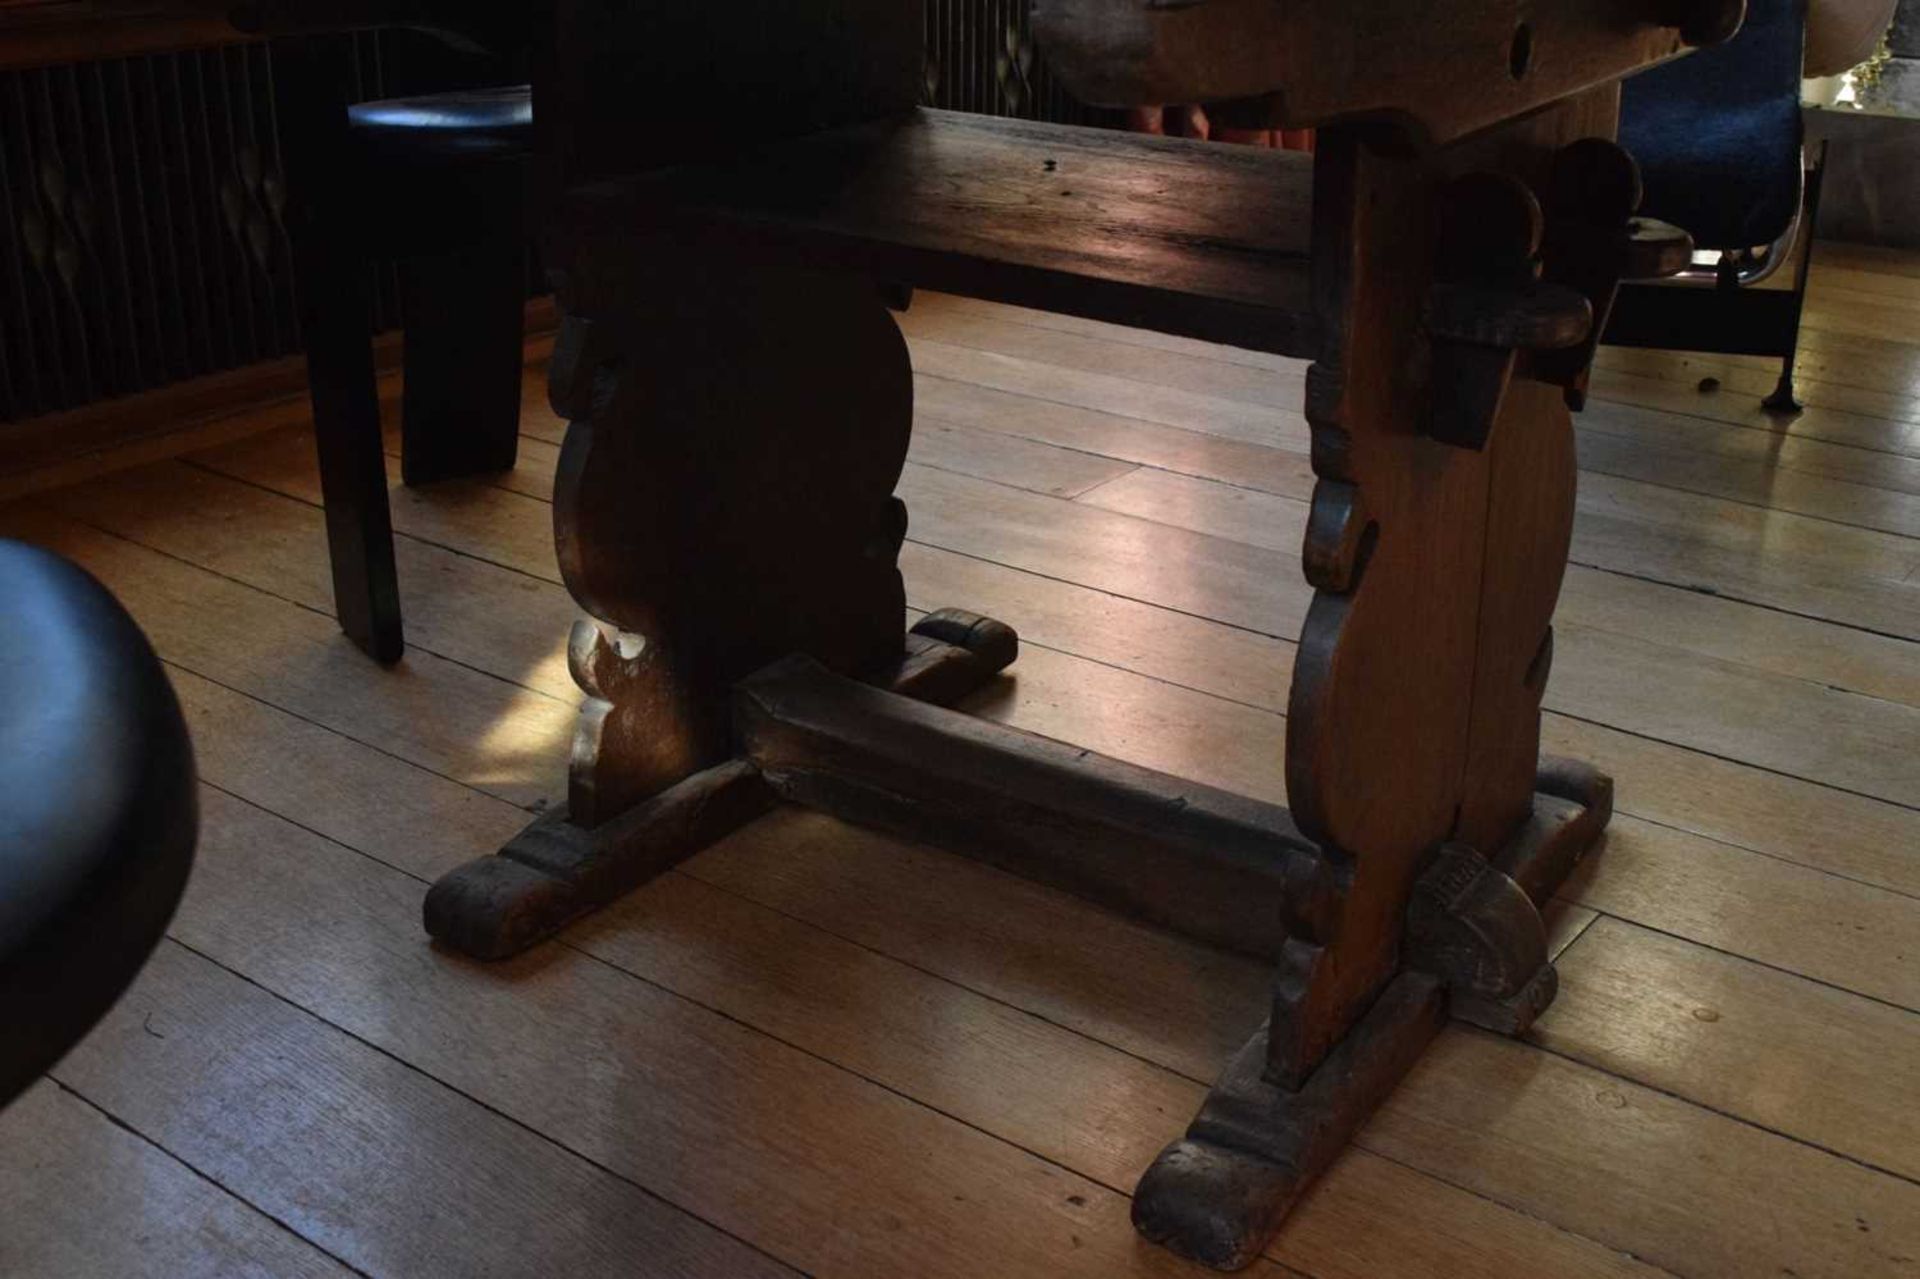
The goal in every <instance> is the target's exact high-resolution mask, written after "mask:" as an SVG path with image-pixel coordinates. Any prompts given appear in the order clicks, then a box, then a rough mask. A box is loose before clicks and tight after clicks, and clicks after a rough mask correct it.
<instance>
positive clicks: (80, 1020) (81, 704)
mask: <svg viewBox="0 0 1920 1279" xmlns="http://www.w3.org/2000/svg"><path fill="white" fill-rule="evenodd" d="M197 813H198V810H197V806H196V801H195V795H194V772H193V749H192V746H191V744H190V743H189V742H188V740H187V728H186V724H185V723H184V722H183V721H182V720H181V718H180V707H179V705H178V703H176V702H175V700H174V696H173V689H172V687H171V686H170V685H169V684H168V683H167V677H166V675H165V673H164V672H163V671H162V670H161V667H160V662H159V660H158V659H157V658H155V657H154V655H153V650H152V649H151V648H150V647H148V645H147V641H146V637H145V636H143V635H142V634H141V633H140V628H139V627H137V626H135V625H134V623H133V619H132V618H130V617H128V616H127V614H126V612H125V611H124V610H123V609H122V608H121V607H120V605H119V604H118V603H116V602H115V601H114V599H113V597H112V596H111V595H109V594H107V592H106V591H105V589H103V588H102V587H101V586H100V584H99V583H98V582H96V581H94V580H93V579H92V578H91V577H88V576H87V575H86V574H85V573H83V572H81V571H80V570H79V569H77V568H75V567H74V566H73V565H71V564H69V563H67V562H66V561H65V560H63V559H61V558H59V557H58V556H56V555H52V554H50V553H48V552H46V551H42V550H39V549H37V548H35V547H31V546H26V545H23V544H21V543H19V542H7V541H0V1026H5V1027H6V1030H5V1033H4V1034H0V1105H4V1104H5V1103H6V1102H8V1101H9V1100H11V1099H12V1098H14V1097H15V1096H17V1095H18V1094H19V1093H21V1092H22V1091H24V1090H25V1089H26V1088H27V1087H28V1085H30V1084H32V1083H33V1081H34V1079H36V1078H37V1077H38V1076H39V1075H40V1074H41V1073H42V1072H44V1071H46V1070H47V1069H48V1068H49V1067H51V1066H52V1065H53V1064H54V1062H56V1061H58V1060H59V1058H60V1056H61V1055H62V1054H63V1053H65V1052H66V1051H67V1049H69V1048H71V1047H72V1046H73V1045H74V1044H75V1043H76V1042H77V1041H78V1040H79V1039H80V1037H81V1036H82V1035H85V1034H86V1033H87V1031H88V1030H89V1029H90V1028H91V1027H92V1026H93V1024H94V1022H96V1021H97V1020H99V1018H100V1016H101V1014H103V1013H105V1012H106V1011H107V1009H108V1008H110V1007H112V1005H113V1002H114V1000H116V999H118V998H119V997H120V992H121V991H123V990H125V989H126V986H127V983H128V982H130V981H132V980H133V976H134V974H135V973H136V972H137V971H139V968H140V965H141V964H142V963H144V962H145V960H146V957H147V955H148V954H149V953H150V952H151V951H152V950H153V948H154V946H155V944H156V943H158V942H159V940H160V935H161V933H162V932H163V931H164V930H165V928H166V926H167V921H168V919H170V918H171V917H172V915H173V908H174V904H175V903H176V902H178V901H179V900H180V891H181V889H182V888H183V887H185V885H186V881H187V870H188V868H189V867H190V866H191V865H192V863H193V845H194V839H195V836H196V834H197V830H198V825H197V822H198V818H197Z"/></svg>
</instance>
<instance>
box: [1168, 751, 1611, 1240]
mask: <svg viewBox="0 0 1920 1279" xmlns="http://www.w3.org/2000/svg"><path fill="white" fill-rule="evenodd" d="M1535 784H1536V786H1538V788H1539V789H1538V792H1537V793H1536V794H1535V796H1534V812H1533V815H1532V816H1531V817H1530V818H1529V819H1528V820H1527V822H1526V823H1525V824H1524V825H1523V826H1522V827H1521V829H1520V830H1519V831H1518V832H1516V833H1515V834H1514V836H1513V838H1512V839H1511V841H1510V842H1509V843H1508V845H1507V846H1506V847H1505V848H1503V849H1502V850H1501V851H1500V854H1499V855H1498V856H1497V857H1495V858H1493V859H1487V858H1484V857H1482V856H1480V854H1478V853H1477V852H1475V851H1474V850H1472V849H1471V848H1468V847H1466V846H1465V845H1461V844H1448V845H1444V846H1443V847H1442V848H1441V849H1440V850H1439V851H1438V852H1437V853H1436V854H1435V855H1434V856H1433V857H1432V858H1431V859H1430V860H1429V861H1428V863H1427V866H1426V869H1425V870H1424V871H1423V872H1422V873H1421V875H1420V878H1419V879H1418V880H1417V881H1416V882H1415V885H1414V891H1413V897H1412V900H1411V901H1410V903H1409V904H1408V907H1407V919H1406V929H1405V939H1406V940H1405V947H1404V962H1405V965H1406V966H1405V967H1404V968H1403V969H1402V970H1401V972H1400V973H1399V974H1398V975H1397V976H1395V977H1394V978H1393V979H1392V981H1390V982H1389V983H1388V985H1387V987H1386V989H1385V990H1384V991H1382V992H1381V994H1380V995H1379V997H1378V998H1377V999H1375V1000H1374V1001H1373V1004H1372V1005H1371V1006H1370V1007H1369V1008H1368V1010H1367V1011H1366V1012H1365V1013H1364V1014H1363V1015H1362V1016H1361V1018H1360V1020H1359V1021H1358V1022H1356V1023H1355V1024H1354V1026H1353V1027H1352V1029H1350V1030H1349V1031H1348V1032H1347V1033H1346V1034H1345V1035H1344V1036H1342V1037H1341V1039H1340V1040H1339V1041H1338V1042H1337V1043H1335V1044H1334V1046H1333V1047H1332V1048H1331V1049H1330V1050H1328V1052H1327V1054H1326V1055H1325V1056H1324V1057H1323V1058H1321V1060H1320V1062H1319V1064H1318V1065H1316V1066H1315V1067H1314V1069H1313V1071H1312V1073H1311V1074H1309V1075H1308V1076H1307V1077H1306V1078H1305V1080H1303V1081H1302V1082H1301V1085H1300V1087H1298V1088H1297V1089H1289V1088H1287V1087H1285V1086H1284V1084H1283V1083H1281V1082H1277V1081H1276V1080H1275V1079H1274V1078H1273V1070H1272V1065H1271V1049H1270V1045H1269V1044H1268V1034H1269V1031H1270V1028H1271V1023H1269V1024H1268V1025H1266V1026H1262V1027H1261V1028H1260V1031H1259V1033H1258V1034H1256V1035H1254V1037H1253V1038H1252V1039H1250V1040H1249V1041H1248V1042H1247V1044H1246V1045H1245V1046H1244V1047H1243V1048H1241V1050H1240V1051H1239V1052H1238V1053H1236V1054H1235V1055H1234V1057H1233V1060H1232V1061H1230V1062H1229V1063H1228V1064H1227V1068H1226V1070H1225V1072H1224V1073H1223V1074H1222V1075H1221V1077H1220V1081H1219V1082H1218V1083H1216V1084H1215V1085H1214V1087H1213V1089H1212V1091H1211V1092H1209V1093H1208V1094H1207V1100H1206V1101H1205V1103H1204V1104H1202V1106H1201V1108H1200V1113H1199V1115H1198V1116H1196V1117H1195V1119H1194V1121H1193V1123H1192V1124H1191V1125H1190V1126H1189V1127H1188V1129H1187V1132H1186V1135H1185V1136H1184V1137H1182V1138H1181V1139H1180V1140H1178V1141H1176V1142H1174V1143H1173V1144H1172V1145H1170V1146H1168V1147H1167V1148H1166V1149H1165V1150H1164V1151H1162V1152H1161V1153H1160V1155H1159V1157H1158V1158H1156V1159H1155V1160H1154V1162H1153V1164H1152V1166H1151V1167H1149V1168H1148V1169H1147V1172H1146V1174H1145V1175H1144V1176H1143V1177H1142V1178H1141V1179H1140V1184H1139V1188H1138V1189H1137V1190H1136V1191H1135V1194H1134V1204H1133V1222H1134V1225H1135V1227H1136V1228H1137V1229H1138V1230H1139V1231H1140V1233H1141V1234H1142V1235H1144V1236H1146V1237H1147V1238H1148V1239H1151V1240H1153V1241H1154V1242H1155V1243H1159V1244H1164V1245H1165V1246H1167V1247H1168V1248H1170V1249H1172V1250H1173V1251H1175V1252H1177V1253H1179V1254H1181V1255H1182V1256H1185V1257H1190V1258H1192V1259H1193V1260H1195V1261H1200V1262H1204V1263H1206V1264H1207V1265H1210V1266H1213V1267H1216V1268H1218V1269H1221V1270H1238V1269H1240V1268H1241V1267H1243V1266H1246V1265H1248V1264H1250V1263H1251V1262H1252V1261H1253V1260H1254V1259H1255V1258H1256V1257H1258V1256H1259V1255H1260V1253H1261V1251H1262V1250H1263V1249H1264V1248H1265V1247H1266V1244H1267V1241H1268V1240H1269V1239H1270V1238H1271V1237H1272V1235H1273V1233H1274V1231H1276V1230H1277V1229H1279V1227H1280V1224H1281V1222H1282V1221H1284V1220H1285V1218H1286V1215H1287V1213H1288V1212H1289V1211H1290V1210H1291V1209H1292V1207H1293V1205H1294V1203H1295V1202H1297V1201H1298V1199H1299V1198H1300V1196H1301V1195H1302V1194H1303V1193H1304V1192H1305V1191H1306V1189H1307V1188H1308V1187H1309V1186H1310V1185H1311V1184H1312V1183H1313V1180H1314V1178H1315V1177H1316V1176H1318V1175H1319V1174H1320V1172H1321V1171H1323V1170H1324V1169H1325V1168H1326V1166H1327V1165H1328V1164H1329V1163H1331V1162H1332V1161H1333V1159H1334V1158H1335V1156H1337V1155H1338V1154H1339V1152H1340V1151H1341V1150H1342V1149H1343V1148H1344V1147H1345V1146H1346V1143H1347V1141H1348V1140H1349V1139H1350V1138H1351V1137H1352V1135H1353V1133H1354V1132H1355V1131H1357V1130H1358V1129H1359V1127H1360V1125H1361V1124H1363V1123H1365V1122H1366V1120H1367V1117H1368V1116H1369V1115H1371V1114H1372V1113H1373V1109H1374V1107H1376V1106H1378V1105H1379V1104H1380V1102H1382V1101H1383V1100H1385V1099H1386V1097H1387V1095H1388V1094H1389V1093H1391V1092H1392V1091H1393V1088H1394V1086H1395V1085H1396V1084H1397V1083H1398V1082H1399V1081H1400V1079H1401V1077H1402V1076H1404V1075H1405V1074H1406V1072H1407V1071H1408V1070H1409V1069H1410V1068H1411V1067H1412V1065H1413V1063H1414V1061H1415V1060H1416V1059H1417V1058H1418V1057H1419V1055H1420V1053H1421V1051H1422V1050H1423V1049H1424V1048H1425V1047H1426V1045H1427V1043H1428V1041H1429V1040H1431V1039H1432V1038H1433V1036H1434V1034H1436V1033H1437V1032H1438V1030H1439V1029H1440V1026H1441V1024H1442V1023H1443V1021H1444V1019H1445V1018H1446V1017H1447V1016H1448V1015H1451V1016H1453V1017H1455V1018H1458V1019H1459V1020H1462V1021H1466V1022H1469V1023H1471V1024H1473V1025H1476V1026H1480V1027H1483V1028H1485V1029H1489V1030H1494V1031H1497V1032H1500V1033H1503V1034H1519V1033H1521V1032H1523V1031H1525V1030H1526V1029H1527V1027H1528V1026H1530V1025H1531V1024H1532V1022H1533V1020H1534V1018H1535V1017H1537V1016H1538V1015H1539V1014H1540V1012H1541V1011H1542V1010H1543V1009H1545V1008H1546V1006H1547V1005H1548V1004H1549V1003H1551V1002H1552V1000H1553V996H1554V993H1555V992H1556V990H1557V989H1558V985H1559V981H1558V976H1557V974H1556V973H1555V971H1554V967H1553V964H1552V963H1551V962H1550V961H1549V960H1548V958H1547V943H1546V935H1545V929H1544V927H1543V925H1542V924H1541V920H1540V914H1539V909H1538V907H1539V903H1540V902H1542V901H1544V900H1545V899H1546V897H1548V896H1550V895H1551V894H1552V892H1553V890H1554V888H1555V887H1557V886H1558V884H1559V882H1560V879H1561V878H1563V877H1564V876H1565V874H1566V873H1567V871H1568V870H1570V869H1571V868H1572V867H1573V865H1574V864H1575V863H1576V862H1577V861H1578V860H1579V859H1580V857H1581V856H1582V855H1583V854H1584V853H1585V852H1586V850H1587V849H1588V848H1589V847H1591V845H1592V844H1593V842H1594V841H1595V840H1596V839H1597V838H1598V837H1599V835H1600V832H1601V830H1602V828H1603V827H1604V826H1605V825H1606V822H1607V818H1608V817H1609V815H1610V814H1611V812H1612V801H1613V784H1612V782H1611V781H1610V780H1609V779H1608V778H1607V777H1605V776H1604V775H1603V774H1601V773H1599V772H1597V771H1595V770H1594V769H1593V768H1591V767H1589V766H1588V765H1585V764H1581V763H1577V762H1575V761H1572V760H1562V759H1547V760H1543V761H1542V763H1541V768H1540V771H1539V774H1538V777H1537V780H1536V783H1535ZM1529 886H1530V887H1529ZM1536 893H1537V894H1538V895H1537V896H1536Z"/></svg>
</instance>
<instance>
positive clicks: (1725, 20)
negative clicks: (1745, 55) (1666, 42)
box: [1660, 0, 1747, 48]
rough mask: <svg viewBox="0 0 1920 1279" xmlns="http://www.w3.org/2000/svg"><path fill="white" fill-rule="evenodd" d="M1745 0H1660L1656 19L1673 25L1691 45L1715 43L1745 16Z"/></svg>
mask: <svg viewBox="0 0 1920 1279" xmlns="http://www.w3.org/2000/svg"><path fill="white" fill-rule="evenodd" d="M1746 16H1747V2H1746V0H1663V2H1662V4H1661V5H1660V20H1661V22H1662V23H1664V24H1665V25H1667V26H1670V27H1677V28H1679V31H1680V39H1681V40H1682V41H1684V42H1685V43H1687V44H1690V45H1692V46H1694V47H1695V48H1704V47H1705V46H1707V45H1710V44H1719V43H1720V42H1721V41H1722V40H1725V39H1727V38H1728V37H1730V36H1732V35H1733V33H1734V32H1736V31H1738V30H1739V29H1740V24H1741V23H1742V22H1743V21H1745V20H1746Z"/></svg>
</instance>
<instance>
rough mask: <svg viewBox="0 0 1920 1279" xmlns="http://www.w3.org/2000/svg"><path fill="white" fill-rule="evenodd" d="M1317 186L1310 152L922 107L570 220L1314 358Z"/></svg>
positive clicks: (742, 154)
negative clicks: (1311, 269)
mask: <svg viewBox="0 0 1920 1279" xmlns="http://www.w3.org/2000/svg"><path fill="white" fill-rule="evenodd" d="M1312 184H1313V163H1312V160H1311V157H1309V156H1306V155H1303V154H1301V153H1299V152H1290V151H1271V150H1267V149H1265V148H1259V147H1220V146H1213V145H1210V144H1207V143H1204V142H1191V141H1187V140H1184V139H1180V138H1155V137H1147V136H1144V135H1141V134H1134V133H1123V132H1117V131H1114V130H1109V129H1086V128H1077V127H1074V126H1071V125H1048V124H1035V123H1031V122H1028V121H1021V120H1002V119H995V118H993V117H989V116H979V115H968V114H962V113H958V112H947V111H934V110H930V109H922V110H919V111H915V112H911V113H909V114H908V115H907V116H906V117H904V118H898V119H889V120H881V121H873V122H869V123H866V124H858V125H851V126H847V127H843V128H838V129H826V130H822V131H819V132H816V133H812V134H808V135H805V136H803V137H799V138H792V139H785V140H769V141H766V142H764V143H762V144H760V145H757V146H754V147H750V148H748V149H746V150H744V151H739V152H735V153H732V154H728V155H725V156H722V157H720V158H716V159H712V160H707V161H702V162H696V163H691V164H684V165H681V166H678V167H675V168H671V169H666V170H660V171H656V172H653V173H647V174H641V175H638V176H636V177H631V178H619V179H614V180H612V181H608V182H603V183H598V184H592V185H588V186H585V187H582V188H580V189H578V190H575V191H574V192H572V193H571V194H570V195H569V196H568V198H567V202H566V203H567V212H566V215H565V218H564V222H565V224H566V226H567V227H568V237H569V238H571V239H573V240H574V241H575V242H576V243H578V242H581V241H583V240H584V241H588V242H591V241H594V240H597V239H607V240H611V241H615V242H621V241H625V240H627V239H630V238H631V236H632V235H633V234H634V233H636V232H648V231H654V232H664V233H666V234H669V235H672V236H675V237H677V238H681V239H684V240H687V241H689V242H693V243H700V242H703V241H704V240H705V239H707V238H713V239H714V240H715V242H716V243H715V247H716V250H717V251H722V252H725V253H727V254H730V255H737V254H739V253H751V252H754V251H756V250H765V251H768V252H770V253H772V254H774V255H775V256H777V257H781V258H783V259H786V260H792V259H793V258H795V257H799V258H802V259H804V260H805V261H808V262H811V263H814V264H816V265H826V266H832V267H836V268H839V269H844V270H851V271H856V272H859V273H862V274H866V275H868V276H870V277H871V278H874V279H878V280H887V281H891V282H895V283H900V284H910V285H915V286H920V287H926V288H934V289H939V290H941V291H943V292H950V293H961V294H966V295H968V296H972V297H982V298H988V299H991V300H995V301H1001V302H1012V303H1015V304H1017V305H1022V306H1031V307H1038V308H1040V309H1043V310H1051V311H1059V312H1064V313H1067V314H1074V315H1082V316H1087V317H1089V318H1092V319H1099V320H1107V321H1111V322H1114V323H1120V324H1129V325H1135V326H1139V327H1144V328H1151V329H1155V330H1158V331H1160V332H1165V333H1176V334H1181V335H1184V336H1188V337H1197V338H1201V339H1204V340H1208V341H1214V342H1227V343H1231V344H1234V345H1238V346H1245V347H1253V348H1256V349H1260V350H1266V351H1272V352H1277V353H1279V354H1283V355H1292V356H1303V357H1311V356H1313V355H1316V354H1317V353H1318V335H1317V331H1316V325H1315V319H1314V312H1313V300H1312V294H1311V288H1310V279H1309V273H1308V248H1309V238H1310V236H1309V226H1310V221H1311V211H1312Z"/></svg>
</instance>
